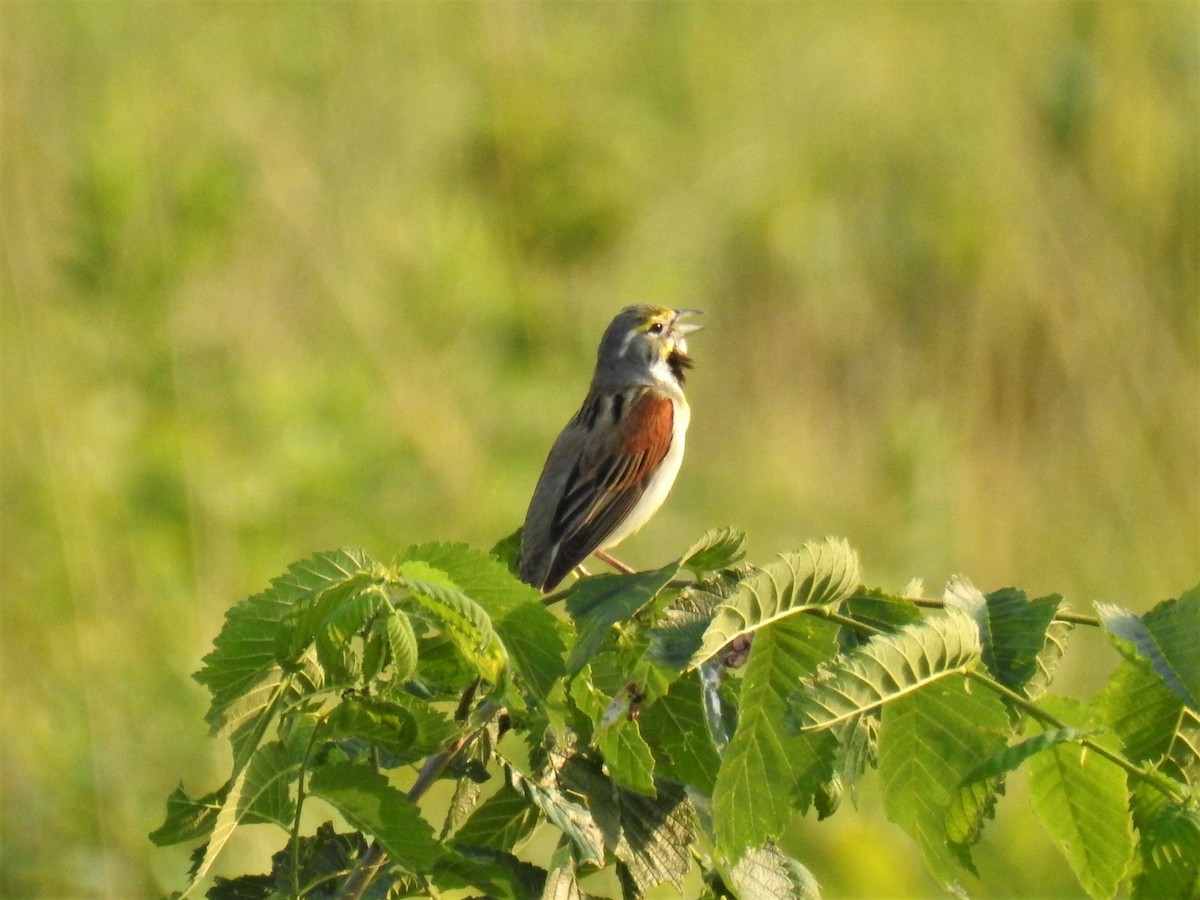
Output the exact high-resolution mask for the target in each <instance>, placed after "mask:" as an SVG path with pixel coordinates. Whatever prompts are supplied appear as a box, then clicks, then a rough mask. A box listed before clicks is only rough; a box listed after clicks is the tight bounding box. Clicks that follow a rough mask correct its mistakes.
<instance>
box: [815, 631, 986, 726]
mask: <svg viewBox="0 0 1200 900" xmlns="http://www.w3.org/2000/svg"><path fill="white" fill-rule="evenodd" d="M979 653H980V646H979V630H978V629H977V628H976V627H975V623H974V622H973V621H972V619H971V618H970V617H969V616H967V615H966V614H965V613H963V612H959V611H958V610H947V611H946V614H945V615H941V616H929V617H927V618H926V619H924V620H923V621H921V622H919V623H917V624H914V625H907V626H905V627H904V628H902V629H900V631H898V632H896V633H895V634H884V635H877V636H875V637H873V638H872V639H871V640H870V641H869V642H868V643H866V644H864V645H863V646H862V647H860V648H859V649H857V650H855V651H853V652H852V653H850V654H848V655H846V656H845V657H842V658H840V659H838V660H835V661H834V662H832V663H830V664H828V665H826V666H823V667H822V669H821V672H820V673H819V674H818V675H817V677H816V678H814V679H810V680H809V681H808V682H807V683H806V684H805V685H804V686H802V687H801V688H800V689H799V690H798V691H796V692H795V693H794V694H793V697H792V701H793V702H792V705H793V708H794V710H795V711H796V713H797V716H798V718H799V721H800V725H801V727H802V728H803V729H804V730H806V731H813V730H817V729H822V728H829V727H831V726H834V725H840V724H842V723H843V722H848V721H850V720H851V719H853V718H854V717H855V716H858V715H861V714H863V713H866V712H870V711H871V710H873V709H876V708H878V707H880V706H883V705H884V704H886V703H889V702H891V701H894V700H897V699H899V698H901V697H904V696H905V695H907V694H911V693H914V692H916V691H918V690H920V689H921V688H923V687H925V686H927V685H929V684H931V683H933V682H935V681H938V680H939V679H941V678H945V677H946V676H947V675H952V674H956V673H961V672H964V671H966V670H967V669H969V668H970V667H971V666H972V665H973V664H974V663H975V661H976V660H977V659H978V658H979Z"/></svg>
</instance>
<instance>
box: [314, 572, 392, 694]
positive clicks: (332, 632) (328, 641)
mask: <svg viewBox="0 0 1200 900" xmlns="http://www.w3.org/2000/svg"><path fill="white" fill-rule="evenodd" d="M332 594H334V591H329V592H327V593H326V594H323V595H322V600H324V599H325V597H326V596H327V595H332ZM390 605H391V604H389V603H388V602H387V601H386V600H385V599H384V596H383V594H382V592H380V591H379V590H378V589H374V590H371V589H368V590H365V591H364V590H362V589H361V588H359V587H358V586H357V585H356V586H354V589H353V591H346V592H345V593H344V596H342V597H339V598H338V601H337V602H336V604H334V605H332V606H330V607H327V609H326V610H325V614H324V616H323V617H322V619H321V621H319V622H318V623H317V624H316V631H315V634H314V643H315V646H316V650H317V659H318V660H319V661H320V663H321V667H322V668H323V669H324V670H325V672H326V673H327V677H328V680H329V681H332V682H334V683H335V684H338V683H340V684H348V683H351V682H353V681H355V680H356V679H357V678H358V676H359V674H360V673H361V665H360V663H359V660H358V659H357V658H356V654H355V650H354V647H353V646H352V641H353V640H354V638H355V637H356V636H357V635H358V634H359V632H361V631H364V630H365V629H366V627H367V625H368V624H369V623H370V621H371V619H372V618H373V617H374V616H375V615H376V614H377V613H379V612H381V611H382V610H383V608H384V607H389V606H390Z"/></svg>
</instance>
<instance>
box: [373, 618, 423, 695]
mask: <svg viewBox="0 0 1200 900" xmlns="http://www.w3.org/2000/svg"><path fill="white" fill-rule="evenodd" d="M374 627H375V629H377V630H381V631H382V633H383V637H384V639H385V641H386V644H387V648H388V656H389V658H390V659H391V663H392V667H393V668H394V669H395V676H394V677H395V680H396V681H397V682H398V683H400V684H403V683H404V682H405V681H408V679H409V678H411V677H412V676H413V675H414V674H415V673H416V671H417V663H418V660H419V657H418V654H417V636H416V633H415V632H414V631H413V627H412V622H410V621H409V620H408V616H406V615H405V614H404V613H403V612H401V611H400V610H398V609H396V608H395V607H394V606H392V605H391V604H390V603H389V604H387V611H386V613H385V614H383V615H381V616H380V617H379V618H378V619H376V620H375V626H374Z"/></svg>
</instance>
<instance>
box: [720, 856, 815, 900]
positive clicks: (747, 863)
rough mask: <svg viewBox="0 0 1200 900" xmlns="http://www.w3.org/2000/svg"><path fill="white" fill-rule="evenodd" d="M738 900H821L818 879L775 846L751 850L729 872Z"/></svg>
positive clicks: (728, 876)
mask: <svg viewBox="0 0 1200 900" xmlns="http://www.w3.org/2000/svg"><path fill="white" fill-rule="evenodd" d="M725 878H726V881H727V882H728V885H729V887H731V888H732V889H733V890H734V892H735V893H736V895H737V897H738V900H820V898H821V891H820V888H819V886H818V885H817V879H816V878H814V877H813V875H812V873H811V872H810V871H808V869H807V868H805V867H804V865H803V864H802V863H800V862H799V861H798V860H795V859H793V858H792V857H790V856H788V855H786V854H785V853H784V852H783V851H782V850H780V849H779V848H778V847H777V846H775V845H774V844H767V845H766V846H763V847H755V848H753V849H751V850H747V851H746V853H745V854H743V855H742V858H741V859H739V860H738V863H737V865H736V866H734V867H733V868H732V869H731V870H729V871H728V872H727V873H725Z"/></svg>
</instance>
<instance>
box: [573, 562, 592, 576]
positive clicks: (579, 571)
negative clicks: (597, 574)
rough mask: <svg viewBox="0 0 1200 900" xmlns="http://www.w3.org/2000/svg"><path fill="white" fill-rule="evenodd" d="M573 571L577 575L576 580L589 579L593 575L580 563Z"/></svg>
mask: <svg viewBox="0 0 1200 900" xmlns="http://www.w3.org/2000/svg"><path fill="white" fill-rule="evenodd" d="M571 571H573V572H574V573H575V577H576V578H588V577H590V576H591V574H592V573H591V572H589V571H588V570H587V569H585V568H584V567H583V563H580V564H579V565H577V566H576V567H575V568H574V569H572V570H571Z"/></svg>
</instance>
